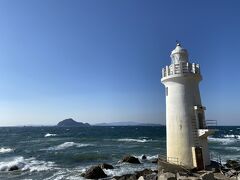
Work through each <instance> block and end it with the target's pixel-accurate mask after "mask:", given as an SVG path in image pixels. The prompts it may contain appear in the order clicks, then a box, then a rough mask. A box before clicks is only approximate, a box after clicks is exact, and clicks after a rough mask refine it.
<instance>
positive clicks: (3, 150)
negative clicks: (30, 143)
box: [0, 147, 13, 154]
mask: <svg viewBox="0 0 240 180" xmlns="http://www.w3.org/2000/svg"><path fill="white" fill-rule="evenodd" d="M12 151H13V149H11V148H4V147H2V148H0V154H3V153H9V152H12Z"/></svg>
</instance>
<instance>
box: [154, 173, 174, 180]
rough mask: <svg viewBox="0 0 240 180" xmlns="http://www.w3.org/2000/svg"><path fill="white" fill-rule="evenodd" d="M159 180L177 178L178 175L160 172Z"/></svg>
mask: <svg viewBox="0 0 240 180" xmlns="http://www.w3.org/2000/svg"><path fill="white" fill-rule="evenodd" d="M158 180H177V178H176V175H175V174H173V173H170V172H166V173H163V174H160V175H159V176H158Z"/></svg>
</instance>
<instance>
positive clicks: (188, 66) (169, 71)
mask: <svg viewBox="0 0 240 180" xmlns="http://www.w3.org/2000/svg"><path fill="white" fill-rule="evenodd" d="M186 73H193V74H200V66H199V64H195V63H189V62H187V63H186V62H180V63H179V64H171V65H170V66H166V67H165V68H163V69H162V77H167V76H170V75H174V74H186Z"/></svg>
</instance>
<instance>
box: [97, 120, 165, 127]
mask: <svg viewBox="0 0 240 180" xmlns="http://www.w3.org/2000/svg"><path fill="white" fill-rule="evenodd" d="M94 126H163V125H162V124H154V123H139V122H132V121H127V122H112V123H97V124H94Z"/></svg>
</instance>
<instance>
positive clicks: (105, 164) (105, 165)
mask: <svg viewBox="0 0 240 180" xmlns="http://www.w3.org/2000/svg"><path fill="white" fill-rule="evenodd" d="M99 166H100V167H101V168H102V169H114V168H113V166H112V165H111V164H107V163H102V164H100V165H99Z"/></svg>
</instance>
